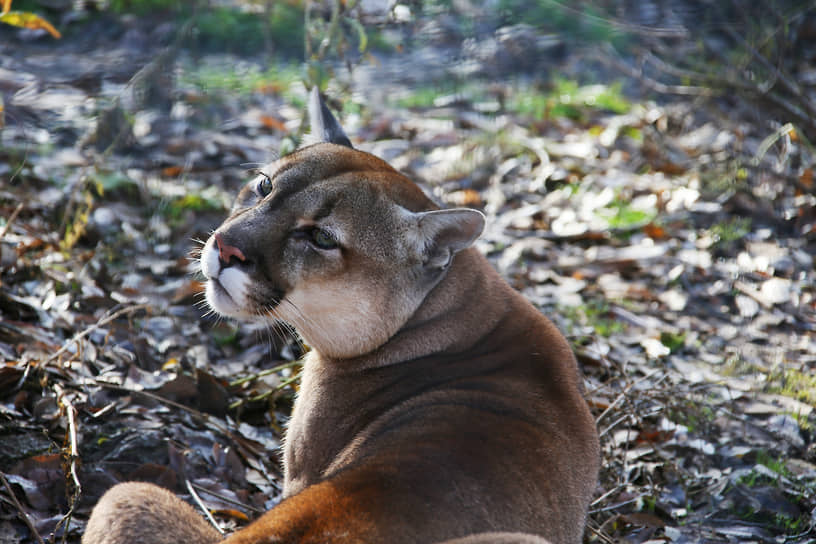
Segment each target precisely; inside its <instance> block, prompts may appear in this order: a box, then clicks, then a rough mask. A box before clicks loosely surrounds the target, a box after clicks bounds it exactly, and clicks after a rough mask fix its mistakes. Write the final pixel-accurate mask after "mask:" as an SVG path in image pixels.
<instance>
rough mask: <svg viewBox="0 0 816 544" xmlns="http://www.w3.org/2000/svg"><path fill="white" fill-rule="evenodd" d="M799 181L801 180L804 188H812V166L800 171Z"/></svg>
mask: <svg viewBox="0 0 816 544" xmlns="http://www.w3.org/2000/svg"><path fill="white" fill-rule="evenodd" d="M799 181H800V182H802V185H804V186H805V188H806V189H812V188H813V168H805V171H804V172H802V175H801V176H799Z"/></svg>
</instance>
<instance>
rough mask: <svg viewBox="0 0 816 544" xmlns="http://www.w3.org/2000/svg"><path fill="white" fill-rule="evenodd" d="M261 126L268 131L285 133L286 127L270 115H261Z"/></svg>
mask: <svg viewBox="0 0 816 544" xmlns="http://www.w3.org/2000/svg"><path fill="white" fill-rule="evenodd" d="M260 119H261V124H262V125H263V126H264V127H265V128H268V129H269V130H278V131H280V132H286V125H285V124H284V123H283V121H281V120H280V119H277V118H275V117H272V116H271V115H261V118H260Z"/></svg>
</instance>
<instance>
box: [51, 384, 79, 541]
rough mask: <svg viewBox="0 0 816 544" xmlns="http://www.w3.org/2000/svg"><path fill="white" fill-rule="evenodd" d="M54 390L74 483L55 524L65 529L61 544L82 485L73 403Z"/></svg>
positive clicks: (60, 390)
mask: <svg viewBox="0 0 816 544" xmlns="http://www.w3.org/2000/svg"><path fill="white" fill-rule="evenodd" d="M54 389H55V391H56V393H57V399H58V400H59V403H60V404H62V405H63V406H64V407H65V413H66V414H67V416H68V445H69V450H68V460H69V461H70V462H71V464H70V467H71V468H70V474H71V479H72V480H73V482H74V492H73V493H72V495H71V504H70V507H69V508H68V513H66V514H65V515H64V516H63V517H62V519H61V520H60V521H59V523H57V528H59V527H60V525H62V524H63V523H65V529H64V531H63V538H62V540H63V542H64V541H65V539H66V537H67V535H68V526H69V525H70V524H71V518H72V517H73V515H74V508H75V507H76V505H77V502H78V501H79V497H80V496H81V495H82V484H80V483H79V476H78V475H77V467H76V462H77V459H79V446H78V445H77V431H76V408H74V405H73V403H72V402H71V400H70V399H69V398H68V396H67V395H66V394H65V390H64V389H63V388H62V387H61V386H60V385H59V384H54Z"/></svg>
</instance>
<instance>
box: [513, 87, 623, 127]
mask: <svg viewBox="0 0 816 544" xmlns="http://www.w3.org/2000/svg"><path fill="white" fill-rule="evenodd" d="M621 89H622V84H621V83H620V82H617V83H613V84H611V85H601V84H595V85H580V84H579V83H578V82H577V81H573V80H569V79H563V78H557V79H556V80H555V81H554V82H553V84H552V88H551V89H550V90H548V91H541V90H539V89H537V88H535V87H534V86H531V85H523V86H521V87H518V88H517V89H516V90H515V92H513V94H512V95H511V97H510V99H509V102H508V106H507V108H508V110H509V111H511V112H512V113H515V114H517V115H524V116H527V117H532V118H533V119H536V120H543V119H554V118H555V119H557V118H569V119H573V120H576V121H582V120H584V119H586V118H587V117H588V116H589V114H590V113H591V112H592V111H610V112H612V113H618V114H620V113H626V112H627V111H629V109H630V108H631V104H630V102H629V101H628V100H626V98H625V97H624V96H623V95H622V93H621Z"/></svg>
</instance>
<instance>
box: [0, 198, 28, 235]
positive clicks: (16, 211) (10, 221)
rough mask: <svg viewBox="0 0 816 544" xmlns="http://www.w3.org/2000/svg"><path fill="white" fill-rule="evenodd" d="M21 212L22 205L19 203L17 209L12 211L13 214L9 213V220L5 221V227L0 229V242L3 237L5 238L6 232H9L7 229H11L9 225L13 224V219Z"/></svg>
mask: <svg viewBox="0 0 816 544" xmlns="http://www.w3.org/2000/svg"><path fill="white" fill-rule="evenodd" d="M22 210H23V203H22V202H20V203H19V204H17V207H16V208H14V211H13V212H11V215H10V216H9V218H8V219H7V220H6V224H5V225H3V228H2V229H0V240H2V239H3V236H5V235H6V233H7V232H8V230H9V228H11V224H12V223H14V220H15V219H17V216H18V215H19V214H20V212H21V211H22Z"/></svg>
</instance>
